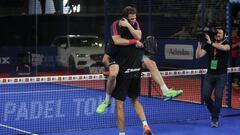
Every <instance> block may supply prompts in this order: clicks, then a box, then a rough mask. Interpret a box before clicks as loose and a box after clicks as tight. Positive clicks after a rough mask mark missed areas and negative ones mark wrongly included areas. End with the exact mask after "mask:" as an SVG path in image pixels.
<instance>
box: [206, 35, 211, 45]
mask: <svg viewBox="0 0 240 135" xmlns="http://www.w3.org/2000/svg"><path fill="white" fill-rule="evenodd" d="M205 38H206V40H207V43H208V44H211V43H212V41H211V39H210V37H209V35H207V34H206V35H205Z"/></svg>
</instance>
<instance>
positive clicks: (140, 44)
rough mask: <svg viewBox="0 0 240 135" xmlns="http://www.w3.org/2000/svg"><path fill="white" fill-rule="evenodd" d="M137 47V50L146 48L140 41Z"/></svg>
mask: <svg viewBox="0 0 240 135" xmlns="http://www.w3.org/2000/svg"><path fill="white" fill-rule="evenodd" d="M136 47H137V48H143V47H144V45H143V43H142V42H140V41H137V44H136Z"/></svg>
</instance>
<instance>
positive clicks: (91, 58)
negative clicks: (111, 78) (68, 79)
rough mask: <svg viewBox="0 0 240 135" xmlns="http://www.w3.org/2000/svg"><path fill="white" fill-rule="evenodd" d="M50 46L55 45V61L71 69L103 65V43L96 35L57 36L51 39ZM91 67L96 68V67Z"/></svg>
mask: <svg viewBox="0 0 240 135" xmlns="http://www.w3.org/2000/svg"><path fill="white" fill-rule="evenodd" d="M51 46H55V47H57V63H58V64H59V66H61V67H66V68H69V69H71V70H78V69H85V68H88V69H90V67H103V64H102V58H103V54H104V43H103V40H101V39H100V38H99V37H98V36H92V35H66V36H58V37H56V38H55V39H54V40H53V42H52V45H51ZM93 69H95V70H96V68H93ZM101 70H102V69H101ZM90 72H91V71H90ZM94 72H99V71H94ZM92 73H93V72H92Z"/></svg>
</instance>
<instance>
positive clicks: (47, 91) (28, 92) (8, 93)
mask: <svg viewBox="0 0 240 135" xmlns="http://www.w3.org/2000/svg"><path fill="white" fill-rule="evenodd" d="M77 90H78V91H80V90H88V89H86V88H81V89H65V90H44V91H42V90H39V91H23V92H2V93H0V95H10V94H33V93H51V92H63V91H77Z"/></svg>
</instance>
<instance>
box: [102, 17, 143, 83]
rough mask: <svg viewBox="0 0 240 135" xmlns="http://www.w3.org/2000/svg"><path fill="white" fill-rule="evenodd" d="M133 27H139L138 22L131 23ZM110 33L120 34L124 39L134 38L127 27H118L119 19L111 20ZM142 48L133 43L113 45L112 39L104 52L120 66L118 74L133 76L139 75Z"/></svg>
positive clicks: (126, 76) (127, 76) (125, 76)
mask: <svg viewBox="0 0 240 135" xmlns="http://www.w3.org/2000/svg"><path fill="white" fill-rule="evenodd" d="M133 28H134V29H140V28H139V24H138V22H136V23H135V24H134V25H133ZM111 34H112V36H114V35H120V36H121V37H122V38H125V39H134V37H133V36H132V34H131V33H130V31H129V30H128V28H126V27H120V26H119V21H118V20H117V21H115V22H113V24H112V26H111ZM142 50H143V49H139V48H136V47H135V45H127V46H122V45H115V44H114V42H113V41H112V42H111V44H110V45H109V47H108V49H107V51H106V54H108V55H109V56H110V58H111V59H114V60H115V61H116V62H117V63H118V64H119V67H120V71H119V74H118V75H119V76H121V77H124V78H133V77H139V76H140V70H141V63H142V62H141V60H142V55H143V51H142Z"/></svg>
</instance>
